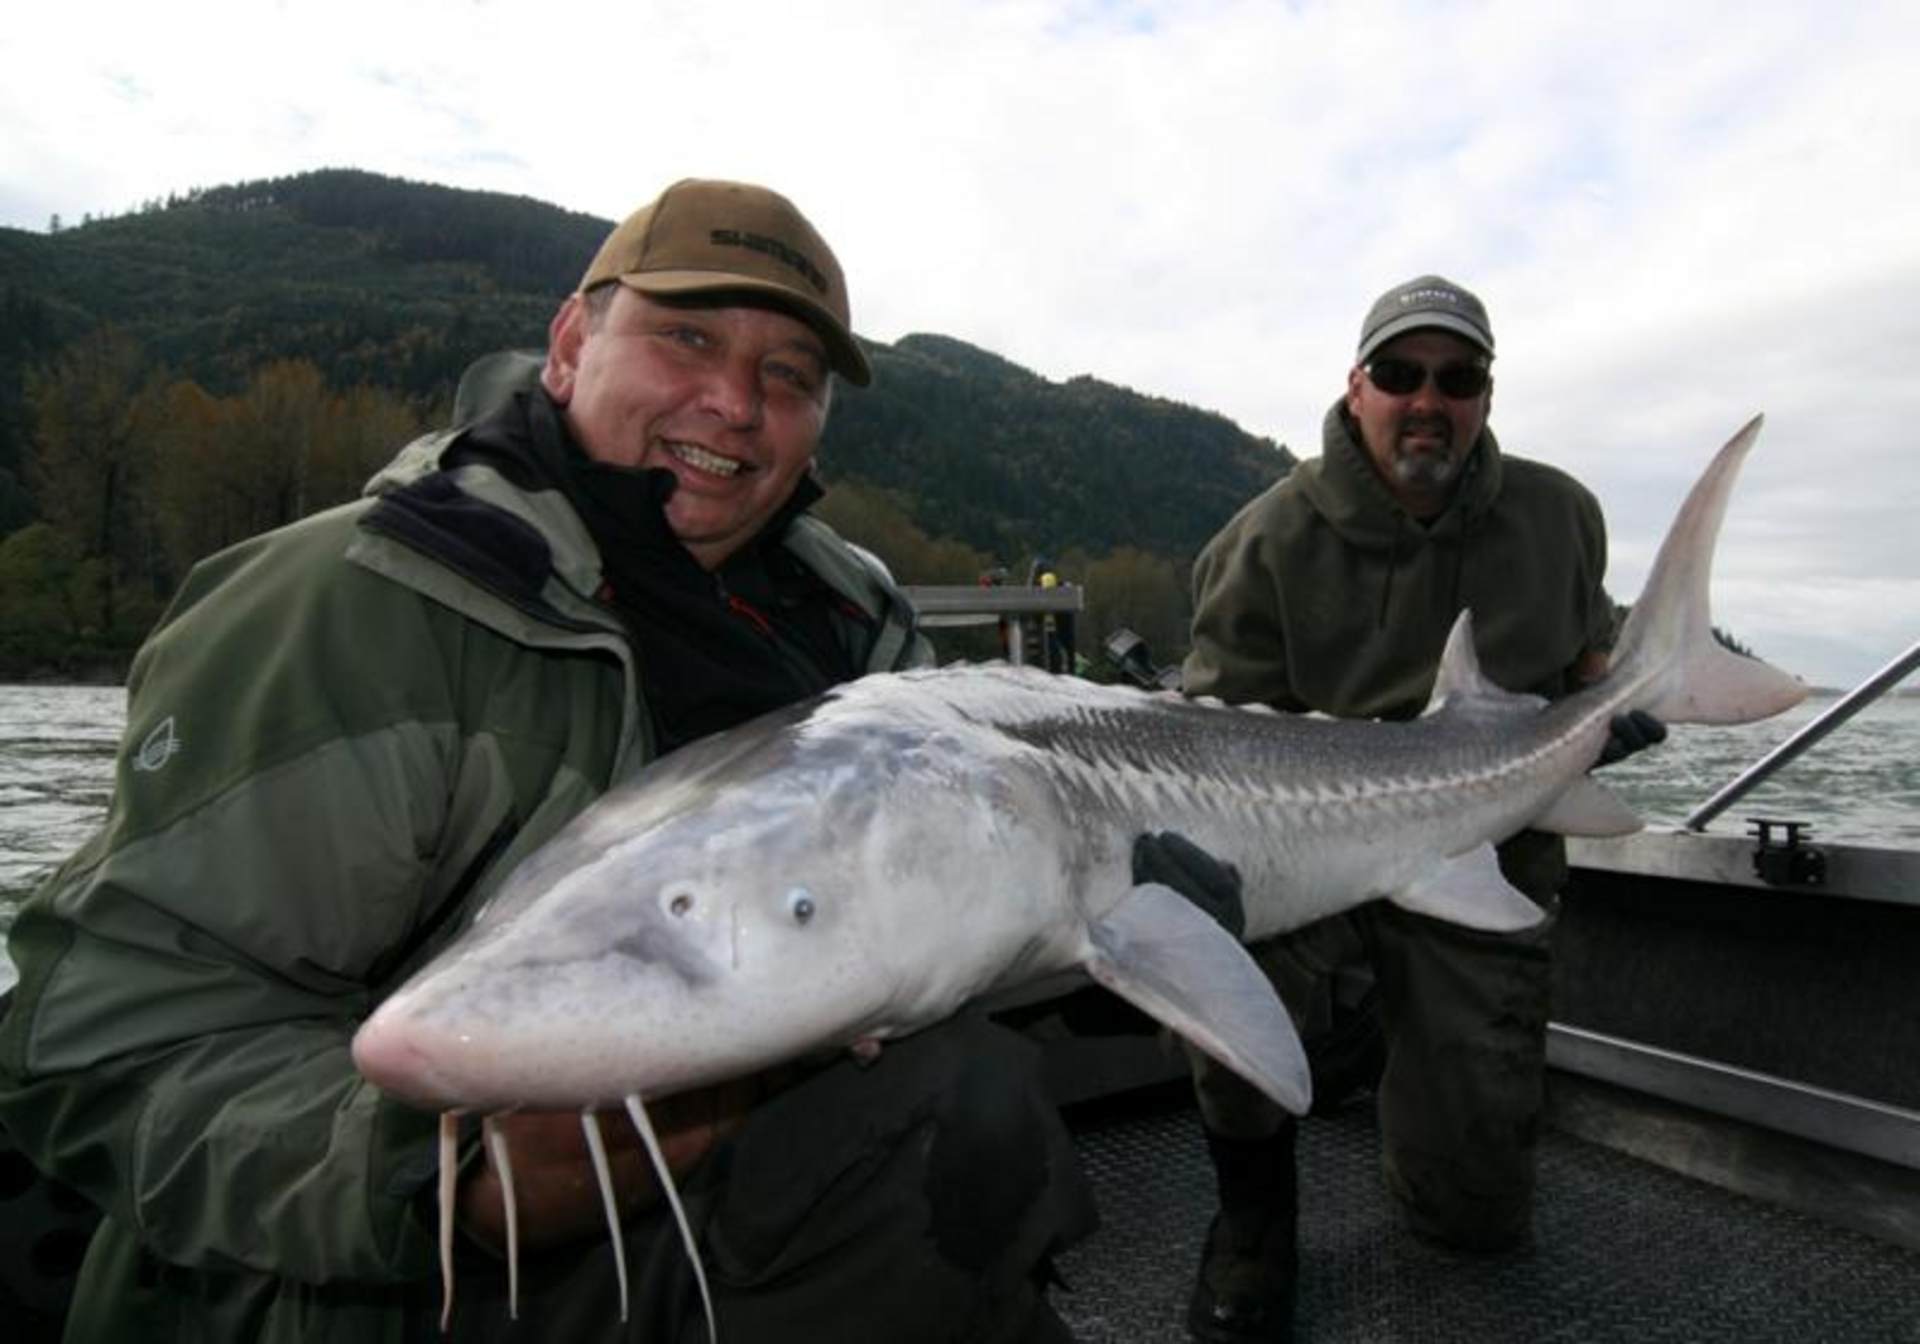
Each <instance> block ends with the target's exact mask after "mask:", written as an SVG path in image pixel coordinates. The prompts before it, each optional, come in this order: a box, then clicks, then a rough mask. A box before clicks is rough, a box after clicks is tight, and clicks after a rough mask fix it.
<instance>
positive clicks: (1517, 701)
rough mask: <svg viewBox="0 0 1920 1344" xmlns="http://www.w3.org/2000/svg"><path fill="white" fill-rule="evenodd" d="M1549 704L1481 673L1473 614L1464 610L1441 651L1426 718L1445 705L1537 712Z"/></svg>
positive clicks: (1449, 632)
mask: <svg viewBox="0 0 1920 1344" xmlns="http://www.w3.org/2000/svg"><path fill="white" fill-rule="evenodd" d="M1546 703H1547V702H1546V701H1545V700H1543V699H1541V698H1540V697H1539V696H1537V695H1524V694H1518V693H1516V692H1513V691H1509V690H1505V689H1503V688H1501V687H1499V686H1496V685H1494V684H1493V683H1492V682H1491V681H1489V680H1487V674H1486V673H1485V672H1482V671H1481V670H1480V655H1479V653H1478V652H1477V651H1476V650H1475V649H1474V647H1473V612H1472V610H1470V609H1469V608H1466V607H1462V608H1461V609H1460V614H1459V615H1458V616H1456V617H1454V618H1453V629H1451V630H1449V631H1448V632H1447V646H1446V648H1444V649H1442V650H1441V651H1440V667H1439V670H1438V671H1437V672H1435V673H1434V677H1433V694H1432V695H1430V696H1428V697H1427V707H1426V708H1425V709H1423V710H1421V711H1420V713H1421V715H1422V717H1424V716H1426V715H1428V714H1435V713H1438V712H1439V711H1440V709H1441V708H1442V707H1443V706H1447V705H1451V706H1453V707H1454V708H1455V709H1461V708H1465V707H1466V706H1469V705H1482V706H1487V707H1489V708H1497V709H1508V710H1511V709H1518V708H1528V709H1537V708H1538V707H1540V706H1541V705H1544V704H1546Z"/></svg>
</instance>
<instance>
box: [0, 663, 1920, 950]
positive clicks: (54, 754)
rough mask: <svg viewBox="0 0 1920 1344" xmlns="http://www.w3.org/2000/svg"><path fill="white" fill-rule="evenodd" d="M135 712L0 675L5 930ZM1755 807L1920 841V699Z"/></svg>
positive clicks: (1821, 826) (1754, 799)
mask: <svg viewBox="0 0 1920 1344" xmlns="http://www.w3.org/2000/svg"><path fill="white" fill-rule="evenodd" d="M1831 704H1832V701H1831V700H1825V699H1820V698H1815V699H1812V700H1809V701H1807V702H1806V703H1804V704H1802V705H1800V706H1798V707H1796V708H1794V709H1792V710H1790V711H1788V712H1787V713H1786V714H1783V715H1781V716H1779V717H1778V718H1775V719H1770V720H1768V721H1767V722H1765V723H1757V724H1744V725H1741V726H1740V727H1737V728H1703V727H1696V726H1692V725H1675V727H1674V728H1673V730H1672V736H1671V737H1670V738H1669V739H1668V741H1667V743H1666V744H1665V745H1664V746H1663V747H1661V748H1659V749H1658V750H1655V751H1648V752H1644V753H1642V754H1641V755H1639V756H1636V757H1634V758H1633V759H1631V760H1628V761H1625V762H1623V763H1621V764H1619V765H1616V766H1613V767H1611V768H1610V769H1608V770H1607V771H1606V772H1605V774H1604V776H1603V777H1604V779H1605V781H1606V783H1607V784H1608V785H1609V786H1610V787H1612V788H1613V789H1614V790H1615V791H1616V792H1618V793H1620V794H1621V795H1622V796H1623V797H1624V798H1625V799H1626V800H1627V801H1628V803H1630V804H1631V805H1632V806H1633V807H1634V809H1635V810H1636V811H1638V812H1639V813H1640V815H1641V816H1643V817H1644V818H1646V820H1647V822H1648V824H1649V826H1652V827H1655V828H1669V829H1670V828H1673V827H1677V826H1678V825H1679V824H1680V822H1681V820H1682V819H1683V818H1684V817H1685V816H1686V815H1687V813H1688V812H1690V811H1691V810H1692V809H1693V808H1694V807H1696V806H1697V805H1699V804H1700V803H1702V802H1704V801H1705V800H1706V799H1707V798H1709V797H1711V796H1712V794H1713V793H1714V791H1715V790H1717V789H1718V788H1719V787H1720V786H1721V785H1722V784H1725V783H1726V782H1727V781H1729V780H1731V779H1733V778H1734V777H1735V776H1737V775H1738V774H1739V773H1740V771H1741V769H1743V768H1744V767H1745V766H1746V765H1747V764H1749V763H1751V762H1752V761H1754V760H1757V759H1758V758H1759V757H1760V756H1762V755H1764V754H1765V753H1766V752H1768V751H1769V750H1771V749H1772V748H1773V747H1774V746H1776V745H1778V744H1779V743H1780V742H1781V741H1783V740H1784V739H1785V738H1787V737H1788V736H1789V735H1790V734H1791V733H1792V732H1793V731H1794V729H1796V728H1798V727H1799V726H1800V725H1802V724H1804V723H1806V722H1807V721H1808V720H1810V719H1812V718H1814V717H1815V716H1816V715H1818V714H1820V713H1822V712H1824V711H1825V710H1826V709H1827V708H1828V707H1829V706H1830V705H1831ZM125 709H126V705H125V693H124V692H123V691H122V689H121V688H120V687H117V686H111V687H103V686H0V928H4V927H5V926H6V925H7V924H10V923H11V922H12V920H13V911H14V906H15V904H16V903H17V902H18V901H19V900H20V899H21V898H22V897H24V896H25V895H26V894H27V893H29V892H30V891H32V890H33V888H34V887H35V886H36V885H38V884H39V882H40V880H41V879H42V878H44V877H45V876H46V875H47V874H48V873H49V872H50V871H52V869H53V868H54V867H55V865H57V864H58V863H59V862H60V861H61V860H63V859H64V858H65V857H66V856H67V855H68V854H70V853H72V852H73V850H74V849H76V848H77V847H78V846H79V845H80V844H81V842H83V841H84V840H85V839H86V838H87V836H88V834H89V833H91V831H92V830H93V828H94V827H95V826H96V825H97V824H98V823H99V820H100V817H101V814H102V813H103V812H104V811H105V810H106V806H107V800H108V797H109V795H110V793H111V790H112V787H113V760H114V753H115V749H116V747H117V745H118V741H119V736H120V730H121V727H122V725H123V723H124V721H125ZM1748 817H1782V818H1788V819H1796V820H1806V821H1811V822H1812V823H1813V825H1814V831H1813V836H1814V839H1815V840H1816V841H1820V840H1839V841H1851V842H1853V843H1857V844H1867V845H1880V846H1886V847H1890V848H1901V849H1920V698H1916V697H1913V696H1907V697H1899V698H1893V697H1890V698H1887V699H1883V700H1881V701H1880V702H1879V703H1878V704H1876V705H1873V706H1871V707H1869V708H1868V709H1866V710H1865V711H1863V712H1862V713H1861V714H1860V715H1858V716H1857V717H1855V718H1854V719H1852V720H1851V721H1849V722H1848V723H1847V724H1846V725H1845V726H1843V727H1841V728H1840V729H1838V730H1836V731H1835V732H1834V733H1833V734H1832V735H1831V736H1829V737H1828V738H1827V739H1826V741H1824V742H1822V743H1821V744H1820V745H1819V746H1817V747H1815V748H1814V749H1813V750H1812V751H1810V752H1809V753H1807V754H1806V755H1804V756H1802V757H1800V758H1799V759H1798V760H1795V761H1794V762H1792V763H1791V764H1790V765H1788V766H1787V767H1786V768H1785V770H1783V771H1782V772H1781V773H1780V774H1778V775H1776V776H1775V777H1774V778H1773V779H1772V780H1771V781H1769V782H1768V783H1766V784H1763V785H1762V786H1760V788H1758V789H1757V790H1755V791H1754V792H1753V793H1751V794H1749V795H1748V796H1747V797H1746V798H1745V799H1743V800H1741V801H1740V802H1739V803H1737V804H1735V806H1734V807H1733V808H1732V809H1731V810H1730V811H1728V812H1727V813H1726V814H1725V815H1723V816H1722V817H1721V818H1720V819H1719V820H1717V821H1716V822H1714V823H1713V825H1712V826H1711V827H1710V828H1709V829H1710V830H1712V831H1714V832H1716V833H1724V834H1738V833H1740V832H1741V831H1743V830H1744V819H1745V818H1748ZM12 980H13V966H12V963H11V962H10V961H8V960H7V959H6V958H4V957H0V986H4V985H6V984H10V983H11V982H12Z"/></svg>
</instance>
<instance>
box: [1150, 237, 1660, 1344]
mask: <svg viewBox="0 0 1920 1344" xmlns="http://www.w3.org/2000/svg"><path fill="white" fill-rule="evenodd" d="M1493 352H1494V342H1493V329H1492V327H1491V325H1490V323H1489V322H1488V319H1487V313H1486V309H1485V308H1484V307H1483V306H1482V304H1481V302H1480V300H1479V299H1478V298H1476V297H1475V296H1474V295H1473V294H1472V293H1470V292H1469V291H1467V290H1466V289H1463V288H1462V287H1460V286H1459V285H1456V284H1454V283H1453V282H1451V281H1449V280H1446V279H1443V278H1442V277H1440V276H1435V275H1428V276H1421V277H1419V278H1417V279H1414V280H1411V281H1408V282H1407V283H1405V284H1403V285H1398V286H1396V287H1395V288H1393V289H1391V290H1389V291H1388V292H1387V293H1385V294H1384V295H1382V296H1381V297H1380V299H1379V300H1378V301H1377V302H1375V303H1374V305H1373V306H1372V308H1371V309H1369V310H1368V312H1367V315H1366V318H1365V320H1364V322H1363V323H1362V325H1361V331H1360V344H1359V350H1358V353H1357V354H1356V356H1355V359H1354V363H1353V367H1352V368H1351V369H1350V370H1349V371H1348V374H1347V386H1346V391H1345V394H1344V396H1342V397H1341V398H1340V399H1339V400H1338V401H1336V402H1335V403H1334V404H1333V406H1332V407H1330V408H1329V409H1328V411H1327V414H1326V420H1325V424H1324V428H1323V431H1322V448H1321V454H1320V456H1319V457H1317V458H1314V459H1311V460H1309V461H1307V462H1304V463H1302V464H1301V465H1300V466H1299V467H1298V468H1296V469H1295V470H1294V471H1293V472H1292V473H1291V474H1290V475H1289V476H1288V477H1287V478H1286V479H1285V480H1284V481H1281V482H1280V483H1279V484H1277V485H1275V486H1273V487H1272V488H1271V489H1269V490H1267V491H1266V492H1265V493H1264V494H1262V495H1260V496H1259V497H1258V498H1256V499H1254V500H1253V501H1252V502H1251V503H1249V504H1248V505H1247V506H1246V507H1245V508H1244V509H1242V510H1241V511H1240V512H1239V514H1237V515H1236V516H1235V517H1234V518H1233V519H1232V520H1231V521H1230V522H1229V523H1228V524H1227V525H1226V526H1225V527H1224V528H1222V529H1221V531H1220V533H1219V534H1218V535H1217V536H1215V537H1214V538H1213V540H1212V541H1211V542H1209V543H1208V545H1207V547H1206V548H1205V550H1204V551H1203V552H1202V553H1201V556H1200V558H1199V560H1198V562H1197V563H1196V564H1195V567H1194V599H1195V612H1194V621H1193V647H1192V651H1191V653H1190V654H1189V656H1188V658H1187V661H1186V665H1185V668H1184V684H1185V689H1186V690H1187V692H1188V693H1189V694H1193V695H1217V696H1220V697H1221V698H1223V699H1225V700H1228V701H1232V702H1235V703H1248V702H1258V703H1265V704H1270V705H1273V706H1275V707H1276V708H1279V709H1283V710H1289V711H1295V712H1306V711H1319V712H1321V713H1325V714H1331V715H1335V716H1338V717H1345V718H1385V719H1405V718H1411V717H1413V716H1414V715H1417V714H1418V713H1419V712H1420V711H1421V709H1422V708H1423V707H1424V706H1425V705H1426V703H1427V698H1428V695H1429V693H1430V691H1431V689H1432V685H1433V680H1434V676H1435V673H1436V670H1437V667H1438V663H1439V658H1440V651H1441V649H1442V648H1443V647H1444V645H1445V643H1446V637H1447V633H1448V631H1449V630H1450V629H1451V627H1452V625H1453V621H1454V618H1455V617H1456V616H1457V615H1458V614H1459V612H1460V611H1461V609H1462V608H1470V609H1471V610H1472V612H1473V619H1474V633H1475V643H1476V647H1477V649H1478V652H1479V655H1480V661H1481V664H1482V666H1483V667H1484V668H1485V670H1486V672H1487V675H1488V676H1489V677H1490V678H1492V680H1493V681H1494V682H1496V683H1497V684H1499V685H1502V686H1504V687H1506V688H1508V689H1510V690H1515V691H1531V692H1534V693H1537V694H1540V695H1543V696H1548V697H1552V696H1557V695H1563V694H1565V693H1566V692H1568V691H1569V690H1572V689H1573V688H1575V687H1576V686H1578V685H1579V684H1581V683H1583V682H1585V681H1589V680H1592V679H1594V678H1595V677H1597V676H1599V675H1600V674H1601V673H1602V672H1603V671H1604V670H1605V667H1606V653H1605V650H1606V649H1607V648H1608V647H1609V645H1610V642H1611V635H1612V604H1611V602H1610V600H1609V599H1608V597H1607V594H1606V592H1605V590H1604V589H1603V588H1602V586H1601V582H1602V579H1603V577H1604V575H1605V572H1606V561H1607V553H1606V531H1605V525H1604V522H1603V521H1602V518H1601V514H1600V507H1599V504H1598V503H1597V502H1596V501H1595V500H1594V498H1593V496H1592V495H1591V494H1590V493H1588V491H1587V490H1586V489H1584V488H1583V487H1582V486H1581V485H1579V484H1578V483H1577V482H1576V481H1574V480H1573V479H1572V478H1571V477H1569V476H1567V475H1566V474H1564V473H1563V472H1560V471H1558V470H1556V469H1554V468H1552V467H1549V466H1545V465H1543V464H1541V463H1537V462H1530V461H1526V460H1524V459H1521V458H1516V457H1510V456H1507V455H1505V454H1504V453H1502V451H1501V449H1500V447H1499V445H1498V444H1497V443H1496V442H1495V440H1494V436H1493V432H1492V431H1491V430H1490V429H1488V428H1487V414H1488V411H1489V409H1490V407H1491V406H1492V402H1493V376H1492V366H1493ZM1661 731H1662V730H1661V729H1660V727H1659V725H1658V724H1657V723H1655V722H1653V721H1652V720H1650V719H1647V718H1646V717H1645V716H1638V717H1637V718H1635V719H1634V720H1632V721H1629V722H1623V723H1616V725H1615V739H1616V743H1617V745H1613V746H1611V747H1610V757H1611V758H1613V759H1617V758H1618V755H1620V754H1624V751H1625V750H1626V749H1630V748H1633V747H1637V746H1639V745H1644V744H1645V743H1646V742H1647V741H1650V740H1655V739H1656V738H1657V736H1658V735H1659V734H1660V733H1661ZM1499 852H1500V861H1501V868H1502V870H1503V872H1504V873H1505V874H1506V876H1507V878H1508V880H1509V881H1511V882H1512V883H1513V884H1514V885H1515V886H1517V887H1519V888H1520V889H1521V890H1522V891H1524V892H1525V893H1526V894H1527V895H1528V896H1530V897H1532V898H1533V899H1534V900H1535V901H1536V902H1538V903H1539V904H1540V905H1541V906H1542V907H1543V908H1545V909H1546V910H1548V911H1552V910H1553V909H1554V908H1555V906H1556V904H1557V899H1558V898H1557V893H1558V891H1559V889H1560V887H1561V885H1562V883H1563V882H1564V881H1565V877H1566V858H1565V851H1564V847H1563V845H1562V843H1561V841H1560V840H1559V838H1558V837H1555V836H1548V835H1543V834H1540V833H1538V832H1532V831H1527V832H1522V833H1521V834H1520V835H1518V836H1515V837H1514V838H1513V839H1511V840H1509V841H1508V842H1507V843H1506V844H1504V845H1502V846H1501V847H1500V851H1499ZM1551 924H1552V921H1551V919H1549V920H1548V921H1547V922H1546V923H1544V924H1542V925H1540V926H1539V927H1537V928H1535V929H1530V930H1527V931H1524V932H1522V933H1518V934H1511V935H1493V934H1486V933H1479V932H1475V931H1473V930H1468V929H1463V928H1460V927H1458V926H1456V925H1453V924H1449V923H1446V922H1444V921H1439V920H1433V919H1428V918H1425V917H1423V916H1420V915H1416V914H1411V913H1408V912H1406V911H1404V910H1401V909H1399V908H1398V907H1396V906H1392V905H1390V904H1388V903H1385V902H1375V903H1373V904H1370V905H1367V906H1363V907H1361V908H1360V909H1358V910H1356V911H1354V912H1352V913H1350V914H1349V915H1346V916H1342V917H1339V918H1336V919H1333V920H1327V921H1323V922H1322V923H1319V924H1315V925H1311V926H1309V927H1308V928H1306V929H1303V930H1301V931H1299V932H1298V933H1296V934H1294V935H1291V936H1289V937H1287V938H1283V939H1278V940H1275V941H1274V942H1272V943H1270V944H1267V945H1266V946H1265V947H1263V948H1261V949H1258V950H1257V953H1258V955H1259V956H1260V959H1261V961H1262V963H1263V965H1265V966H1266V967H1267V969H1268V971H1269V974H1270V975H1271V976H1272V977H1273V979H1274V983H1275V985H1276V987H1277V988H1278V989H1279V990H1280V993H1281V996H1282V997H1283V998H1284V999H1285V1000H1286V1001H1287V1004H1288V1007H1289V1009H1290V1011H1291V1012H1292V1013H1293V1016H1294V1019H1295V1021H1296V1023H1297V1024H1298V1025H1299V1027H1300V1029H1301V1034H1302V1037H1303V1038H1304V1039H1305V1040H1306V1042H1307V1045H1308V1051H1309V1056H1310V1058H1312V1059H1313V1060H1314V1063H1315V1074H1316V1078H1315V1082H1316V1091H1317V1092H1318V1093H1320V1094H1321V1100H1322V1102H1323V1103H1331V1102H1333V1101H1336V1100H1338V1096H1339V1094H1340V1093H1341V1092H1342V1091H1343V1090H1347V1089H1350V1087H1351V1085H1352V1083H1353V1082H1354V1081H1355V1079H1356V1077H1358V1078H1359V1079H1360V1080H1362V1081H1365V1080H1368V1079H1370V1078H1371V1077H1372V1076H1373V1075H1375V1074H1377V1075H1378V1104H1379V1113H1380V1128H1381V1145H1382V1156H1383V1164H1384V1168H1385V1176H1386V1182H1387V1186H1388V1189H1389V1190H1390V1191H1391V1193H1392V1194H1393V1196H1394V1197H1395V1200H1394V1202H1395V1205H1396V1207H1397V1209H1398V1210H1399V1212H1400V1214H1401V1216H1402V1219H1403V1221H1404V1222H1405V1223H1406V1225H1407V1226H1408V1227H1409V1228H1411V1229H1412V1230H1413V1231H1414V1232H1415V1233H1416V1234H1418V1235H1420V1236H1422V1237H1424V1238H1428V1239H1431V1240H1433V1241H1436V1242H1439V1243H1442V1244H1445V1245H1448V1246H1453V1247H1459V1248H1464V1249H1470V1250H1482V1251H1494V1250H1502V1249H1506V1248H1510V1247H1516V1246H1520V1245H1523V1244H1524V1243H1525V1242H1526V1240H1527V1238H1528V1235H1529V1225H1530V1214H1531V1206H1532V1195H1533V1141H1534V1134H1535V1131H1536V1129H1537V1127H1538V1125H1539V1120H1540V1109H1541V1105H1542V1075H1543V1070H1544V1064H1545V1054H1544V1052H1545V1031H1546V1017H1547V994H1548V935H1549V932H1550V929H1551ZM1382 1038H1384V1049H1382ZM1383 1062H1384V1068H1382V1063H1383ZM1194 1075H1195V1082H1196V1085H1197V1089H1198V1093H1199V1098H1200V1106H1201V1112H1202V1116H1203V1119H1204V1121H1205V1129H1206V1139H1207V1147H1208V1152H1209V1155H1210V1156H1211V1157H1212V1159H1213V1166H1214V1171H1215V1174H1216V1177H1217V1184H1218V1188H1219V1196H1220V1210H1219V1213H1218V1214H1217V1215H1216V1216H1215V1218H1214V1220H1213V1223H1212V1226H1211V1227H1210V1229H1209V1232H1208V1237H1207V1245H1206V1249H1205V1254H1204V1257H1203V1263H1202V1265H1201V1271H1200V1275H1199V1278H1198V1281H1197V1282H1196V1284H1195V1288H1194V1296H1193V1302H1192V1306H1191V1310H1190V1313H1189V1323H1190V1326H1191V1328H1192V1330H1193V1333H1194V1335H1195V1336H1196V1337H1197V1338H1199V1339H1202V1340H1206V1341H1210V1342H1221V1341H1225V1342H1237V1341H1250V1340H1260V1341H1271V1340H1286V1339H1290V1338H1292V1332H1293V1316H1294V1281H1295V1277H1296V1273H1297V1262H1298V1251H1297V1207H1296V1179H1295V1170H1294V1144H1295V1136H1296V1126H1295V1123H1294V1121H1293V1120H1292V1119H1291V1117H1289V1116H1287V1115H1285V1114H1284V1113H1283V1112H1281V1111H1279V1110H1278V1109H1277V1108H1276V1107H1275V1106H1274V1105H1273V1104H1272V1103H1271V1102H1269V1101H1267V1100H1266V1099H1265V1098H1264V1097H1262V1096H1261V1095H1260V1094H1259V1093H1257V1092H1255V1091H1253V1089H1251V1088H1250V1087H1248V1086H1247V1085H1246V1084H1244V1083H1242V1082H1241V1081H1240V1080H1239V1079H1238V1078H1237V1077H1235V1076H1234V1075H1232V1074H1230V1073H1228V1072H1226V1071H1225V1070H1223V1069H1221V1068H1219V1067H1217V1066H1215V1065H1213V1064H1212V1063H1211V1062H1210V1061H1207V1060H1205V1059H1204V1058H1202V1057H1199V1056H1197V1055H1196V1056H1195V1057H1194Z"/></svg>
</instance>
